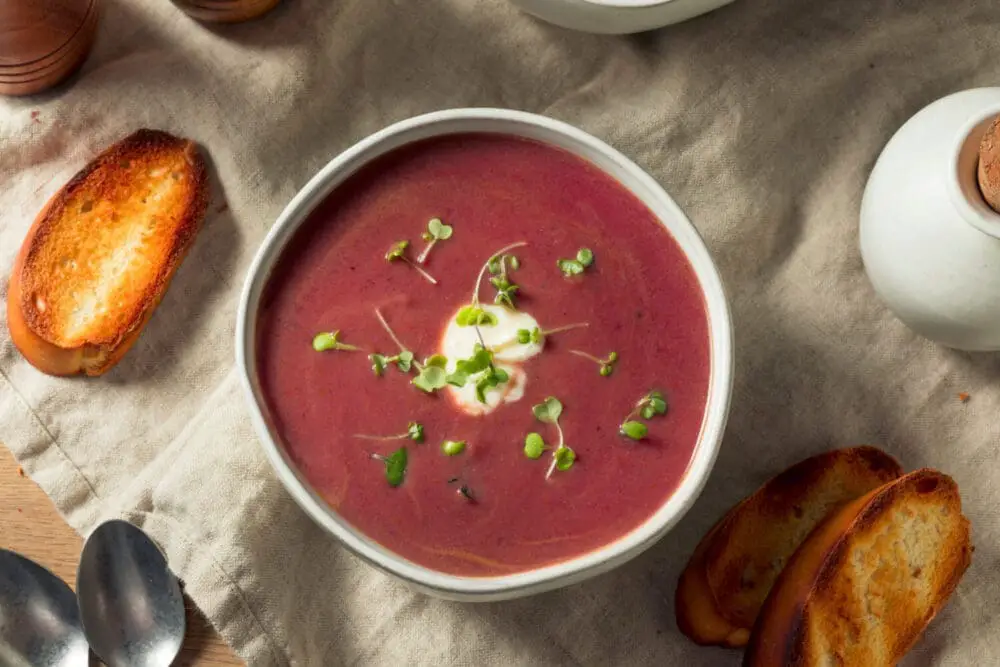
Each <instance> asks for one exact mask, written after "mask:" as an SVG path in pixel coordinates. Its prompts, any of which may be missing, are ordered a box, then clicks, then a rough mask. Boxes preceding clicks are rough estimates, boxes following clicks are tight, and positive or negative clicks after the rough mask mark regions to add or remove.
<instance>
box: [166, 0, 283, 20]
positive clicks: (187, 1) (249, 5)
mask: <svg viewBox="0 0 1000 667" xmlns="http://www.w3.org/2000/svg"><path fill="white" fill-rule="evenodd" d="M280 1H281V0H171V2H173V3H174V4H175V5H177V6H178V7H180V8H181V9H182V10H183V11H184V12H186V13H187V14H188V15H189V16H191V17H193V18H195V19H197V20H199V21H206V22H209V23H240V22H241V21H249V20H251V19H255V18H257V17H258V16H263V15H264V14H266V13H267V12H269V11H271V10H272V9H274V7H275V6H276V5H277V4H278V3H279V2H280Z"/></svg>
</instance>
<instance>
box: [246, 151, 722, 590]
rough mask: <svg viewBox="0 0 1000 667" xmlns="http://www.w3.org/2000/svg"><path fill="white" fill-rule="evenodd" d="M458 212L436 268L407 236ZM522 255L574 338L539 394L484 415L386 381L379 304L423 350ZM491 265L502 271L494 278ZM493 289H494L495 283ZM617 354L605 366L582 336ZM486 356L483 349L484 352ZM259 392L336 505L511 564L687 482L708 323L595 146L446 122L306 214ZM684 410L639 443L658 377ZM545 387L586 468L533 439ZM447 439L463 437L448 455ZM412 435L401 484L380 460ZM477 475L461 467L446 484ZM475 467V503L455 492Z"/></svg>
mask: <svg viewBox="0 0 1000 667" xmlns="http://www.w3.org/2000/svg"><path fill="white" fill-rule="evenodd" d="M434 217H439V218H441V219H443V220H444V221H445V223H447V224H449V225H452V226H453V228H454V234H453V236H452V237H451V238H450V239H448V240H447V241H442V242H439V243H437V245H436V246H435V247H434V249H433V251H432V252H431V254H430V256H429V259H428V261H427V263H426V265H425V268H426V270H427V271H429V272H430V273H431V274H433V275H434V276H435V277H436V278H437V280H438V281H439V284H437V285H432V284H430V283H429V282H427V281H425V280H424V279H423V278H421V277H420V275H419V274H418V273H417V272H416V271H415V270H414V269H413V268H412V267H410V266H407V265H406V264H404V263H402V262H394V263H392V264H389V263H387V261H386V259H385V253H386V251H387V249H388V248H389V247H390V246H391V245H392V244H393V243H394V242H395V241H399V240H402V239H409V240H410V241H411V243H412V245H411V251H412V252H411V253H410V256H411V257H416V256H417V255H418V254H419V252H420V250H422V248H423V246H424V242H423V241H421V240H420V234H421V232H422V231H423V230H424V229H425V228H426V225H427V221H428V220H430V219H431V218H434ZM518 241H527V242H528V245H527V246H526V247H523V248H519V249H517V250H516V251H514V254H516V255H517V257H518V258H519V260H520V263H521V266H520V268H519V270H517V271H515V272H513V273H512V274H511V276H512V280H513V281H514V282H516V283H517V284H519V285H520V286H521V293H520V295H519V299H518V309H519V310H522V311H525V312H527V313H529V314H531V315H532V316H533V317H534V318H535V319H537V320H538V322H539V324H540V326H541V327H542V328H543V329H552V328H556V327H559V326H562V325H565V324H570V323H575V322H589V327H587V328H579V329H575V330H572V331H567V332H564V333H560V334H556V335H553V336H551V337H549V338H548V339H547V340H546V343H545V347H544V350H543V351H542V352H541V353H540V354H538V355H537V356H535V357H533V358H531V359H529V360H528V361H526V362H524V364H523V368H524V370H525V371H526V373H527V385H526V389H525V395H524V397H523V398H522V399H521V400H519V401H516V402H513V403H506V404H501V405H500V407H498V408H497V409H496V410H495V411H494V412H492V413H490V414H488V415H485V416H480V417H475V416H469V415H466V414H464V413H462V412H461V411H460V410H459V409H457V408H456V407H455V406H454V405H453V403H452V402H451V401H450V400H449V398H448V397H447V396H445V395H444V394H445V393H446V392H444V391H442V392H439V393H437V394H434V395H428V394H426V393H424V392H422V391H420V390H419V389H417V388H416V387H414V386H413V385H411V384H410V379H411V378H412V377H414V376H413V375H412V374H411V375H410V376H405V375H404V374H403V373H401V372H400V371H399V370H397V369H396V368H395V367H390V368H387V369H386V371H385V374H384V376H383V377H376V376H375V375H374V374H373V372H372V369H371V363H370V361H369V359H368V354H369V353H371V352H373V351H377V352H379V353H382V354H395V353H396V352H397V348H396V347H395V345H394V344H393V342H392V340H391V338H390V337H389V335H388V334H387V332H386V331H385V330H384V329H383V328H382V326H381V325H380V324H379V322H378V320H377V319H376V317H375V309H376V308H378V309H380V311H381V312H382V313H383V314H384V316H385V318H386V320H387V321H388V323H389V324H390V325H391V327H392V329H393V330H394V331H395V333H396V334H397V335H398V336H399V338H400V339H401V340H402V342H403V343H404V344H405V345H406V346H407V347H408V348H409V349H411V350H413V351H414V352H415V353H416V356H417V358H418V359H423V358H425V357H427V356H429V355H431V354H433V353H435V352H437V351H438V348H439V344H440V339H441V337H442V334H443V332H444V330H445V328H446V326H447V324H448V322H449V321H450V320H451V319H452V318H454V317H455V314H456V312H457V311H458V309H459V308H461V307H462V306H464V305H467V304H468V303H469V301H470V298H471V296H472V292H473V288H474V286H475V279H476V276H477V274H478V273H479V270H480V268H481V267H482V265H483V263H484V262H486V260H487V259H489V257H490V255H491V254H492V253H494V252H496V251H497V250H499V249H500V248H502V247H503V246H505V245H508V244H510V243H514V242H518ZM584 247H586V248H591V249H593V251H594V256H595V261H594V263H593V265H592V266H590V267H589V268H588V269H587V270H586V271H585V273H584V274H583V275H582V276H578V277H575V278H572V279H567V278H565V277H563V275H562V274H561V273H560V271H559V269H558V268H557V267H556V261H557V259H559V258H571V257H574V256H575V254H576V252H577V250H578V249H579V248H584ZM487 278H488V276H487ZM480 289H481V295H482V297H481V298H482V301H483V303H491V302H492V300H493V295H494V289H493V287H492V286H491V285H490V284H489V281H488V279H484V280H483V282H482V286H481V288H480ZM334 329H337V330H340V332H341V340H342V341H343V342H346V343H350V344H354V345H358V346H360V347H361V348H363V350H362V351H359V352H350V351H328V352H316V351H314V350H313V349H312V346H311V343H312V339H313V337H314V336H315V335H316V334H317V333H318V332H321V331H330V330H334ZM571 349H577V350H583V351H586V352H588V353H590V354H592V355H594V356H597V357H602V358H603V357H605V356H607V354H608V353H609V352H611V351H612V350H613V351H616V352H617V353H618V354H619V361H618V362H617V365H616V367H615V369H614V372H613V374H612V375H611V376H609V377H602V376H601V375H600V374H599V366H598V365H597V364H596V363H593V362H591V361H589V360H587V359H584V358H581V357H579V356H576V355H573V354H570V353H569V350H571ZM470 355H471V350H470ZM257 364H258V375H259V381H260V387H261V393H262V395H263V396H264V397H265V403H266V411H267V413H268V416H269V418H270V420H271V422H272V425H273V428H274V430H275V434H276V436H277V438H278V440H279V441H280V442H281V443H282V444H283V446H284V447H285V448H286V450H287V451H288V453H289V455H290V457H291V459H292V461H293V462H294V464H295V465H296V466H297V467H298V468H299V470H300V471H301V472H302V474H303V475H304V477H305V478H306V480H308V482H309V483H310V484H311V485H312V486H313V488H314V489H315V490H316V491H317V493H319V494H320V495H321V496H322V497H323V498H324V499H325V500H326V502H327V503H329V505H330V506H331V507H332V508H334V509H335V510H336V511H337V512H338V513H339V514H340V515H341V516H342V517H343V518H344V519H346V520H347V521H348V522H349V523H350V524H352V525H353V526H355V528H357V529H358V530H359V531H361V532H362V533H364V534H365V535H367V536H368V537H369V538H371V539H373V540H375V541H377V542H379V543H381V544H382V545H383V546H385V547H386V548H388V549H390V550H392V551H394V552H396V553H397V554H399V555H401V556H403V557H405V558H407V559H409V560H411V561H413V562H415V563H417V564H420V565H423V566H425V567H428V568H431V569H433V570H437V571H440V572H444V573H448V574H453V575H464V576H499V575H506V574H511V573H514V572H520V571H525V570H530V569H535V568H538V567H540V566H544V565H548V564H552V563H555V562H559V561H564V560H567V559H570V558H573V557H576V556H580V555H583V554H585V553H587V552H590V551H593V550H595V549H598V548H600V547H603V546H605V545H607V544H609V543H611V542H614V541H615V540H617V539H618V538H620V537H623V536H624V535H626V534H627V533H629V532H630V531H632V530H633V529H635V528H637V527H639V526H640V525H641V524H642V523H643V522H645V521H646V520H647V519H648V518H649V517H650V516H651V515H652V514H653V513H654V512H655V511H656V510H657V509H659V507H660V506H662V505H663V503H664V502H665V501H666V500H667V499H668V497H669V496H670V495H671V494H672V493H673V491H674V490H675V489H676V488H677V486H678V484H679V483H680V480H681V478H682V477H683V475H684V473H685V471H686V469H687V467H688V464H689V462H690V460H691V457H692V453H693V450H694V447H695V445H696V443H697V439H698V435H699V432H700V429H701V425H702V421H703V418H704V413H705V406H706V401H707V392H708V382H709V372H710V368H709V366H710V360H709V329H708V321H707V315H706V310H705V304H704V299H703V296H702V293H701V289H700V287H699V285H698V281H697V278H696V276H695V273H694V271H693V269H692V268H691V266H690V265H689V263H688V261H687V259H686V258H685V256H684V254H683V252H682V251H681V249H680V247H679V246H678V245H677V243H676V242H675V241H674V239H673V238H672V237H671V236H670V234H669V233H668V232H667V230H666V229H665V228H664V227H663V225H662V224H661V223H660V222H659V221H658V220H657V219H656V217H655V216H654V215H653V214H652V212H650V211H649V210H648V209H647V208H646V207H645V206H644V205H643V204H642V203H641V202H640V201H639V200H638V199H636V198H635V197H634V196H633V195H632V194H631V193H630V192H629V191H628V190H627V189H625V188H624V187H623V186H622V185H620V184H619V183H617V182H616V181H615V180H614V179H612V178H610V177H609V176H607V175H605V174H604V173H603V172H601V171H600V170H598V169H597V168H596V167H594V166H592V165H590V164H589V163H587V162H585V161H583V160H582V159H580V158H578V157H576V156H574V155H572V154H570V153H568V152H565V151H562V150H560V149H558V148H554V147H550V146H547V145H544V144H540V143H535V142H533V141H528V140H522V139H518V138H514V137H507V136H500V135H450V136H447V137H441V138H435V139H429V140H426V141H422V142H418V143H415V144H411V145H409V146H407V147H404V148H402V149H399V150H396V151H394V152H391V153H389V154H388V155H385V156H383V157H381V158H379V159H377V160H375V161H374V162H372V163H370V164H369V165H367V166H366V167H365V168H363V169H362V170H361V171H360V172H358V173H357V174H355V175H354V176H352V177H351V178H350V179H348V180H347V181H346V182H345V183H344V184H342V185H341V186H339V187H338V188H337V189H336V190H335V191H334V192H333V193H332V194H331V195H330V196H329V197H328V198H327V199H326V200H325V201H324V202H323V203H322V204H320V205H319V206H318V207H317V209H316V210H315V211H314V212H313V213H312V214H311V215H310V217H309V219H308V220H307V221H306V222H305V223H304V224H303V225H302V227H301V228H300V229H299V230H298V231H297V232H296V234H295V236H294V237H293V238H292V240H291V241H290V242H289V244H288V246H287V247H286V248H285V250H284V251H283V252H282V256H281V258H280V259H279V261H278V264H277V266H276V268H275V270H274V272H273V274H272V275H271V277H270V278H269V281H268V284H267V288H266V290H265V294H264V297H263V299H262V302H261V307H260V310H259V314H258V326H257ZM653 389H658V390H660V391H662V392H663V393H664V394H665V395H666V398H667V402H668V404H669V411H668V413H667V414H666V415H665V416H662V417H657V418H655V419H653V420H652V421H650V422H649V437H648V439H646V440H643V441H641V442H633V441H630V440H627V439H625V438H623V437H621V436H620V435H619V434H618V425H619V423H621V421H622V420H623V418H624V417H625V416H626V415H627V414H629V412H630V411H631V410H632V408H633V406H634V404H635V403H636V401H637V400H638V399H640V398H641V397H642V396H643V395H644V394H646V393H647V392H649V391H650V390H653ZM547 396H555V397H557V398H558V399H559V400H560V401H561V402H562V404H563V406H564V410H563V413H562V417H561V418H560V421H559V423H560V425H561V426H562V428H563V431H564V433H565V439H566V444H567V445H568V446H570V447H572V448H573V449H574V450H575V451H576V454H577V460H576V463H575V465H574V466H573V467H572V468H571V469H569V470H566V471H558V470H557V471H555V472H554V473H553V474H552V476H551V478H550V479H548V480H546V471H547V469H548V467H549V462H550V456H551V452H550V451H548V452H546V453H545V454H544V455H543V456H542V458H541V459H539V460H532V459H529V458H527V457H526V456H525V453H524V439H525V436H526V435H527V434H528V433H530V432H537V433H540V434H541V435H542V436H543V437H544V438H545V440H546V442H548V443H553V442H555V441H556V440H557V437H556V432H555V428H554V426H552V425H551V424H543V423H540V422H538V421H537V420H536V419H535V417H534V416H533V414H532V410H531V407H532V406H533V405H535V404H538V403H541V402H542V401H543V400H544V399H545V398H546V397H547ZM411 421H415V422H419V423H421V424H423V425H424V430H425V435H426V440H425V442H424V443H423V444H417V443H414V442H413V441H411V440H395V441H386V442H379V441H372V440H363V439H359V438H355V437H353V435H354V434H368V435H391V434H398V433H404V432H405V431H406V429H407V423H408V422H411ZM444 440H465V441H467V442H468V446H467V448H466V449H465V451H464V452H463V453H462V454H460V455H458V456H445V455H444V454H443V453H442V451H441V447H440V445H441V443H442V442H443V441H444ZM404 445H405V446H406V448H407V451H408V455H409V463H408V467H407V469H406V474H405V479H404V481H403V483H402V484H401V485H400V486H398V487H395V488H394V487H391V486H390V485H389V484H388V482H387V479H386V474H385V467H384V465H383V464H382V463H381V462H380V461H378V460H374V459H372V458H371V455H372V454H373V453H377V454H382V455H388V454H390V453H391V452H393V451H394V450H396V449H397V448H399V447H400V446H404ZM454 478H459V480H460V481H459V482H457V483H456V482H453V483H449V480H453V479H454ZM463 484H464V485H467V486H468V488H469V489H470V491H471V492H472V493H473V495H474V497H475V502H470V501H468V500H467V499H466V498H464V497H463V496H461V495H459V494H458V493H457V487H458V486H459V485H463Z"/></svg>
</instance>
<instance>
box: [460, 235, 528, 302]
mask: <svg viewBox="0 0 1000 667" xmlns="http://www.w3.org/2000/svg"><path fill="white" fill-rule="evenodd" d="M526 245H528V242H527V241H518V242H517V243H511V244H510V245H508V246H504V247H503V248H500V250H497V251H496V252H495V253H493V254H492V255H490V256H489V258H488V259H487V260H486V263H485V264H483V266H482V268H481V269H479V275H478V276H476V287H475V289H473V290H472V305H473V306H478V305H479V303H480V302H479V286H480V285H481V284H482V282H483V276H485V275H486V272H487V271H489V272H490V274H492V275H493V276H495V277H496V278H500V279H502V280H504V281H506V283H507V289H508V291H510V288H511V287H517V286H516V285H513V284H512V283H510V281H509V279H508V278H507V262H508V260H509V258H510V257H512V255H506V254H505V253H507V252H509V251H511V250H514V249H515V248H521V247H523V246H526ZM518 266H520V261H518ZM492 280H493V279H491V282H492ZM493 286H494V287H496V284H494V285H493ZM498 289H499V288H498ZM515 292H516V290H514V292H511V293H510V296H511V299H512V300H513V294H514V293H515ZM498 303H499V301H498Z"/></svg>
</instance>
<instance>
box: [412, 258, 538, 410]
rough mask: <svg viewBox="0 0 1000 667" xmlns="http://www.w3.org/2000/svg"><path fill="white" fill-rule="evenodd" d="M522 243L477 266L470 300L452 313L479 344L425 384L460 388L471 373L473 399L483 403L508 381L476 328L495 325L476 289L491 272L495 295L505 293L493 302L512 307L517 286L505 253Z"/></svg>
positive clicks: (508, 376) (494, 320) (508, 377)
mask: <svg viewBox="0 0 1000 667" xmlns="http://www.w3.org/2000/svg"><path fill="white" fill-rule="evenodd" d="M525 245H527V241H518V242H517V243H511V244H510V245H507V246H504V247H503V248H500V250H497V251H496V252H495V253H493V254H492V255H490V256H489V257H488V258H487V260H486V262H485V263H483V265H482V267H481V268H480V269H479V275H477V276H476V285H475V287H474V288H473V290H472V302H471V303H470V304H469V305H468V306H464V307H463V308H461V309H460V310H459V311H458V315H456V316H455V321H456V323H457V324H458V325H459V326H463V327H469V326H471V327H473V328H474V329H475V330H476V338H478V339H479V343H478V344H477V345H476V346H475V347H474V348H473V352H472V356H471V357H470V358H469V359H462V360H459V361H458V362H457V363H456V364H455V372H454V373H451V374H448V375H444V376H441V377H439V375H441V374H439V373H436V372H434V373H433V375H434V377H433V378H432V379H433V383H431V382H430V381H428V384H434V385H437V384H441V386H444V384H451V385H454V386H456V387H463V386H465V384H466V383H467V382H469V380H470V379H472V377H473V376H478V377H477V378H476V398H477V399H478V400H479V402H480V403H483V404H485V403H486V392H488V391H489V390H490V389H492V388H493V387H497V386H499V385H500V384H501V383H503V382H507V381H508V380H510V375H509V374H508V373H507V371H505V370H503V369H502V368H497V367H496V366H495V365H494V363H493V353H492V352H491V351H490V350H489V349H488V348H487V346H486V341H485V340H484V339H483V332H482V331H481V330H480V327H482V326H493V325H495V324H496V323H497V318H496V316H495V315H493V313H490V312H488V311H487V310H486V309H485V308H483V306H482V302H481V301H480V300H479V288H480V285H481V284H482V282H483V277H484V276H485V275H486V273H487V272H489V273H491V274H492V275H493V276H495V277H494V278H493V279H491V282H494V286H497V285H498V284H499V285H501V286H502V288H503V289H501V288H500V287H498V288H497V289H498V290H500V292H498V296H499V294H500V293H501V292H502V293H504V294H506V295H507V296H506V297H504V298H503V299H499V298H498V299H497V302H498V303H499V302H501V301H502V302H503V303H504V305H507V306H508V307H513V303H514V300H513V295H514V294H515V293H516V291H517V290H516V287H517V286H516V285H513V284H511V283H510V281H509V280H508V279H507V264H508V262H509V261H510V260H511V258H512V257H513V256H512V255H507V254H505V253H507V252H509V251H511V250H514V249H515V248H520V247H522V246H525ZM518 265H520V262H518ZM499 281H506V282H499ZM442 370H443V369H442Z"/></svg>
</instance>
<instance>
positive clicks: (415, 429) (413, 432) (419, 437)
mask: <svg viewBox="0 0 1000 667" xmlns="http://www.w3.org/2000/svg"><path fill="white" fill-rule="evenodd" d="M354 437H355V438H360V439H361V440H412V441H413V442H416V443H418V444H419V443H421V442H423V441H424V425H423V424H421V423H420V422H410V423H409V424H407V425H406V432H405V433H398V434H396V435H364V434H361V433H356V434H355V435H354Z"/></svg>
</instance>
